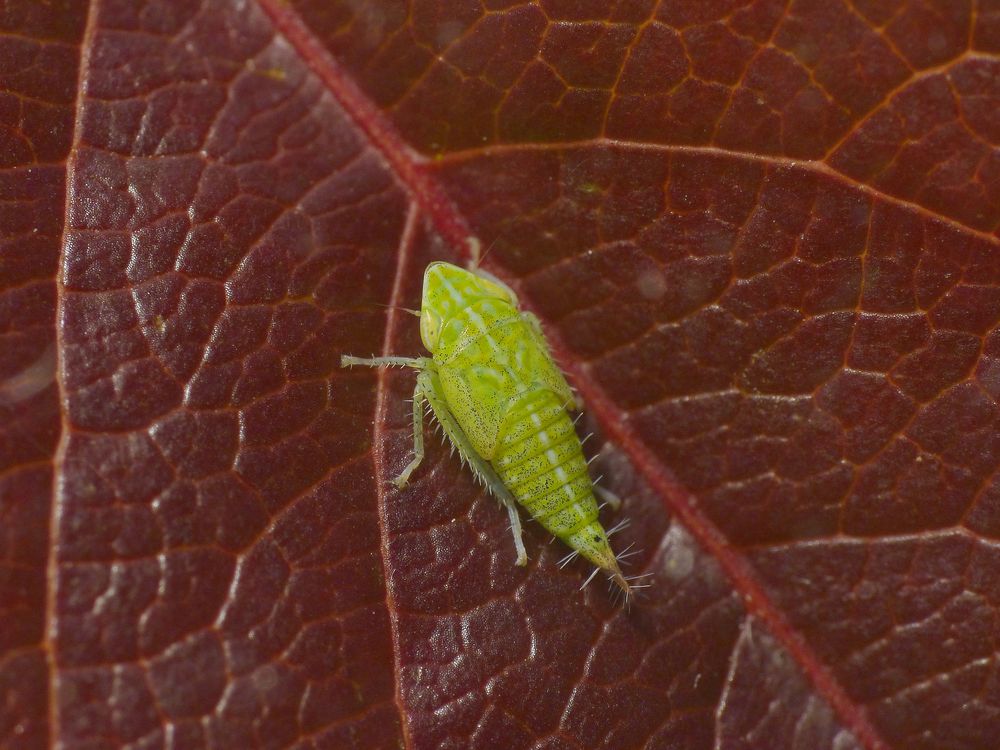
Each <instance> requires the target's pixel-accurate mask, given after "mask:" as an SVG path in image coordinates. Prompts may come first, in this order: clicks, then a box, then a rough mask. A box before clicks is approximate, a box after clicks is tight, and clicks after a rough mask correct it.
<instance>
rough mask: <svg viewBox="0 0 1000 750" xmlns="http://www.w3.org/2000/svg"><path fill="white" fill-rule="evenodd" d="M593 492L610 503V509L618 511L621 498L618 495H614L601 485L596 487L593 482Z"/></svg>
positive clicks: (620, 505)
mask: <svg viewBox="0 0 1000 750" xmlns="http://www.w3.org/2000/svg"><path fill="white" fill-rule="evenodd" d="M594 493H595V494H597V495H599V496H600V498H601V500H603V501H604V502H606V503H607V504H608V505H610V506H611V510H613V511H616V512H617V511H619V510H621V507H622V499H621V498H620V497H618V495H616V494H615V493H614V492H612V491H611V490H606V489H604V488H603V487H598V486H597V485H596V484H595V485H594Z"/></svg>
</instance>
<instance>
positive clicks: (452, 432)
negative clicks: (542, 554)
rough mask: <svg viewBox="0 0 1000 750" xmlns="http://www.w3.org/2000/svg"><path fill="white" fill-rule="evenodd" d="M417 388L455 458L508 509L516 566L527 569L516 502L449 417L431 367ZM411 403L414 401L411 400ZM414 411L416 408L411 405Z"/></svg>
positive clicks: (439, 386) (457, 425)
mask: <svg viewBox="0 0 1000 750" xmlns="http://www.w3.org/2000/svg"><path fill="white" fill-rule="evenodd" d="M417 388H418V389H422V390H423V394H424V396H425V397H426V398H427V402H428V403H429V404H430V405H431V410H432V411H433V412H434V416H435V417H436V418H437V420H438V422H440V423H441V428H442V429H443V430H444V434H445V435H447V437H448V440H450V441H451V444H452V445H453V446H455V449H456V450H458V455H459V456H460V457H461V459H462V460H463V461H464V462H466V463H468V464H469V466H471V467H472V471H473V473H474V474H475V476H476V479H478V480H479V481H480V482H481V483H482V484H483V485H484V486H485V487H486V488H487V489H488V490H489V491H490V492H492V493H493V495H494V497H496V498H497V499H498V500H499V501H500V502H501V503H503V504H504V506H505V507H506V508H507V515H508V517H509V518H510V530H511V533H513V534H514V548H515V549H516V550H517V563H516V564H517V565H527V564H528V553H527V551H525V549H524V540H523V538H522V531H521V517H520V516H519V515H518V512H517V501H516V500H515V499H514V496H513V495H511V494H510V490H508V489H507V487H506V485H504V483H503V480H502V479H500V477H498V476H497V473H496V472H495V471H494V470H493V467H492V466H490V464H489V462H488V461H486V460H485V459H484V458H482V457H481V456H480V455H479V454H478V453H476V449H475V448H473V447H472V444H471V443H470V442H469V438H468V437H466V435H465V432H463V431H462V428H461V426H460V425H459V424H458V421H457V420H456V419H455V417H454V416H453V415H452V413H451V410H449V409H448V401H447V399H446V398H445V395H444V390H443V389H442V388H441V380H440V379H439V378H438V375H437V372H436V371H435V370H434V369H433V366H430V367H428V368H427V369H425V370H423V371H421V373H420V375H418V376H417ZM414 401H416V398H414ZM415 407H416V404H414V408H415Z"/></svg>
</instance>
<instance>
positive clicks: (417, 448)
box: [392, 377, 424, 489]
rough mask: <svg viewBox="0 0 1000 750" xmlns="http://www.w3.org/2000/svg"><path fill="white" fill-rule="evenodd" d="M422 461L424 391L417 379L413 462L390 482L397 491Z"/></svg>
mask: <svg viewBox="0 0 1000 750" xmlns="http://www.w3.org/2000/svg"><path fill="white" fill-rule="evenodd" d="M423 460H424V391H423V388H421V383H420V378H419V377H418V378H417V386H416V388H414V389H413V460H412V461H410V463H408V464H407V465H406V468H405V469H403V471H402V473H401V474H400V475H399V476H398V477H396V478H395V479H393V480H392V483H393V484H394V485H396V487H398V488H399V489H403V488H404V487H405V486H406V483H407V482H409V481H410V474H412V473H413V471H414V469H416V468H417V467H418V466H420V462H421V461H423Z"/></svg>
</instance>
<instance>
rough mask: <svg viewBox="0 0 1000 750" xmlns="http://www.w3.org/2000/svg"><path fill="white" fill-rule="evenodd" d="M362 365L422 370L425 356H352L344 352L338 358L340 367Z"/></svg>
mask: <svg viewBox="0 0 1000 750" xmlns="http://www.w3.org/2000/svg"><path fill="white" fill-rule="evenodd" d="M354 365H362V366H364V367H414V368H416V369H418V370H422V369H424V368H425V367H426V366H427V359H426V358H425V357H371V358H365V357H352V356H351V355H350V354H345V355H344V356H342V357H341V358H340V366H341V367H353V366H354Z"/></svg>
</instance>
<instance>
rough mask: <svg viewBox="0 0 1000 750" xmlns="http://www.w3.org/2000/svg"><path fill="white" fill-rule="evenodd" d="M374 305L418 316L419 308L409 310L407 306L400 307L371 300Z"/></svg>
mask: <svg viewBox="0 0 1000 750" xmlns="http://www.w3.org/2000/svg"><path fill="white" fill-rule="evenodd" d="M372 304H374V305H375V306H376V307H384V308H385V309H386V310H400V311H402V312H405V313H409V314H410V315H414V316H416V317H418V318H419V317H420V310H411V309H410V308H409V307H400V306H399V305H383V304H382V303H381V302H373V303H372Z"/></svg>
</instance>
